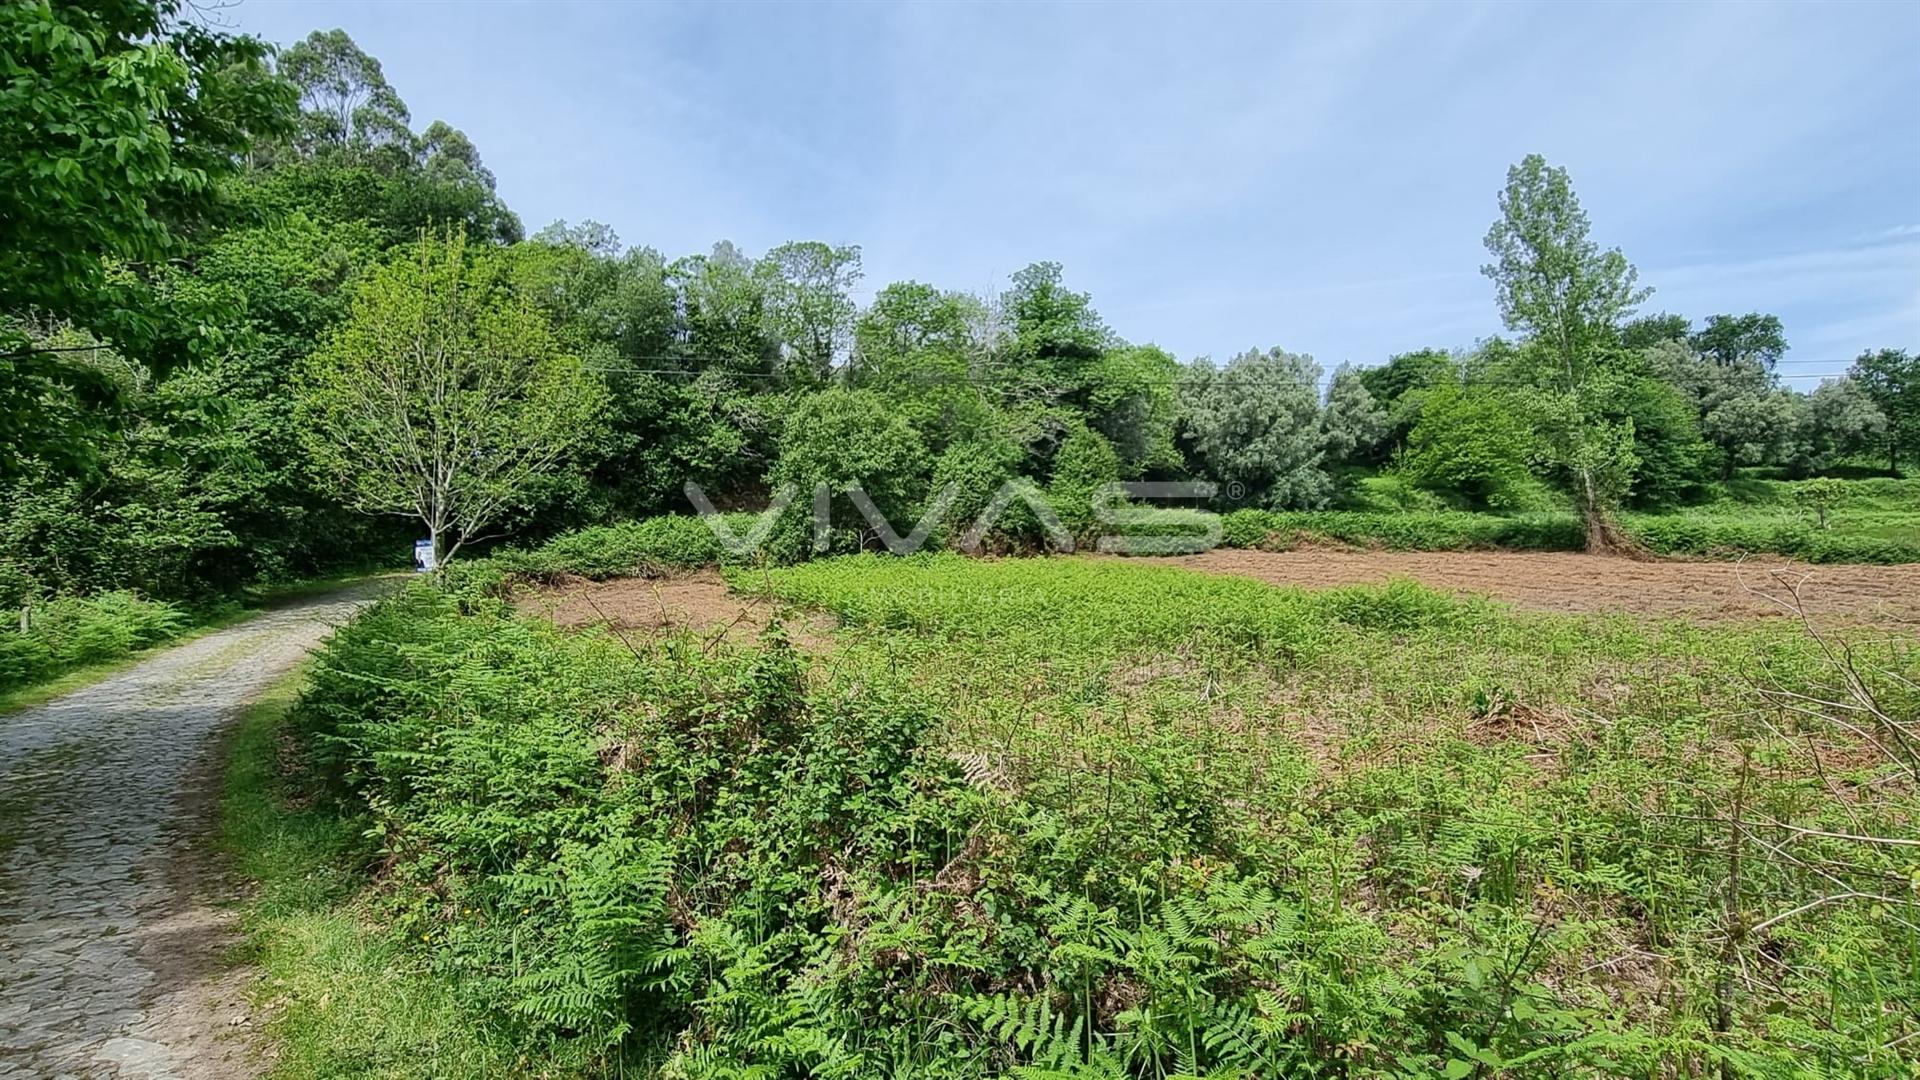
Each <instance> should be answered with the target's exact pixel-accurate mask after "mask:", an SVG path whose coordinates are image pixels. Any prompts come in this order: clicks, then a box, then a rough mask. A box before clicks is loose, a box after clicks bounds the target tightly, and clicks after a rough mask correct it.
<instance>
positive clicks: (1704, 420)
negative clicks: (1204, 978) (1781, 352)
mask: <svg viewBox="0 0 1920 1080" xmlns="http://www.w3.org/2000/svg"><path fill="white" fill-rule="evenodd" d="M1641 356H1642V359H1643V360H1644V362H1645V363H1646V365H1647V367H1648V368H1649V369H1650V370H1651V371H1653V372H1654V373H1655V374H1656V375H1657V376H1658V377H1660V378H1663V379H1665V380H1666V381H1667V382H1669V383H1670V384H1672V385H1673V386H1674V387H1675V388H1676V389H1678V390H1679V391H1680V392H1681V393H1682V394H1684V395H1685V396H1686V397H1687V399H1688V400H1689V401H1691V402H1692V403H1693V406H1694V409H1695V413H1696V415H1697V416H1698V417H1699V423H1700V433H1701V435H1702V436H1703V437H1704V438H1705V439H1706V440H1707V442H1708V443H1709V444H1710V445H1712V447H1713V448H1714V455H1715V457H1716V458H1717V460H1718V462H1719V473H1720V479H1721V480H1723V481H1725V480H1730V479H1732V478H1733V473H1734V470H1735V469H1736V468H1738V467H1740V466H1742V465H1755V464H1762V463H1765V462H1769V461H1780V460H1784V458H1785V457H1786V456H1787V455H1788V453H1789V451H1790V447H1791V445H1792V440H1793V438H1794V434H1795V431H1796V428H1797V426H1798V423H1799V412H1798V408H1797V405H1796V403H1795V401H1794V399H1793V396H1792V395H1791V394H1788V393H1787V392H1786V391H1783V390H1781V389H1780V388H1779V386H1778V381H1779V380H1778V379H1777V378H1776V377H1775V376H1774V375H1773V373H1772V372H1771V371H1769V370H1768V369H1767V368H1766V367H1765V365H1764V363H1763V362H1762V361H1761V360H1760V359H1759V358H1757V357H1751V356H1748V357H1734V358H1732V359H1731V360H1728V361H1725V362H1722V361H1720V360H1717V359H1714V358H1712V357H1708V356H1706V355H1704V354H1702V353H1699V352H1697V351H1695V350H1694V349H1693V347H1692V346H1691V345H1689V344H1683V343H1680V342H1672V341H1669V342H1664V343H1661V344H1659V345H1656V346H1654V347H1652V348H1650V349H1648V350H1646V351H1645V352H1643V353H1642V354H1641Z"/></svg>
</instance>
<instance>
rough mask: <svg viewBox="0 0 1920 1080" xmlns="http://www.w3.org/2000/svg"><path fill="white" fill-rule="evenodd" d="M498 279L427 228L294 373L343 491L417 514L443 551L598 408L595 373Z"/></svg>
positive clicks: (583, 430)
mask: <svg viewBox="0 0 1920 1080" xmlns="http://www.w3.org/2000/svg"><path fill="white" fill-rule="evenodd" d="M501 277H502V268H501V266H500V264H499V261H498V260H497V259H493V258H489V257H487V256H485V255H481V256H479V257H478V258H470V256H469V253H468V251H467V246H466V238H465V237H464V236H463V235H462V234H460V233H450V234H445V235H429V234H423V235H422V236H421V237H420V239H419V240H418V241H417V242H416V243H415V244H414V246H413V248H412V250H411V251H408V252H407V253H406V254H405V256H404V257H403V258H400V259H398V260H396V261H395V262H393V263H391V264H389V265H388V266H386V267H383V268H382V269H380V270H379V271H377V272H376V273H375V274H374V275H373V276H372V277H371V278H369V280H368V281H367V282H366V283H365V284H364V285H363V286H362V287H361V288H360V289H359V290H358V291H357V292H356V293H355V295H354V299H353V304H352V308H351V311H350V313H349V315H348V316H347V318H346V320H345V321H344V322H343V323H342V324H341V325H340V326H339V327H338V328H337V329H336V330H335V331H334V332H333V333H332V334H330V335H329V337H328V338H327V341H326V343H325V344H324V345H323V347H322V348H321V349H320V350H319V351H317V352H315V353H314V354H313V355H312V356H311V357H309V358H308V360H307V362H306V364H305V366H304V368H303V371H302V376H303V378H302V385H301V388H300V401H299V411H300V416H299V420H300V424H301V429H302V436H303V438H304V440H305V443H306V446H307V450H308V453H309V454H310V455H312V457H313V459H314V462H315V465H316V466H317V467H318V468H319V469H320V470H321V471H322V472H324V473H326V474H327V475H328V477H329V479H330V480H331V481H332V482H333V484H334V485H335V490H336V492H337V493H338V496H339V498H340V500H341V501H342V502H345V503H348V504H349V505H351V506H353V507H355V508H356V509H359V510H363V511H366V512H369V513H377V514H391V515H397V516H400V517H403V518H412V519H414V520H416V521H419V522H420V524H421V525H422V527H424V528H425V530H426V532H427V535H428V536H429V537H430V538H431V540H432V542H433V546H434V551H435V552H436V553H437V554H438V555H439V556H440V559H441V561H450V560H451V559H452V558H453V557H454V556H455V554H457V553H458V552H459V551H460V549H461V548H462V547H463V546H465V545H466V544H467V543H469V542H471V541H473V540H476V539H482V538H484V536H485V535H487V534H488V533H489V532H490V531H491V530H494V529H497V528H499V527H500V526H501V525H502V524H503V523H504V521H505V519H506V518H507V516H508V515H509V514H511V513H512V512H513V511H514V510H516V509H518V508H521V507H524V506H526V505H527V504H528V503H529V501H530V496H531V495H532V493H533V490H534V485H535V484H536V483H537V482H538V481H539V480H540V479H541V478H542V477H544V476H546V475H548V474H550V473H552V472H554V471H556V470H557V469H558V468H559V467H560V466H561V465H562V464H563V463H564V462H565V461H566V460H567V456H568V454H569V453H570V452H571V451H572V450H573V449H574V448H575V447H576V446H577V445H579V444H580V443H581V442H582V441H583V440H585V439H586V438H587V436H588V434H589V433H590V431H591V429H592V427H593V425H594V424H595V423H596V422H597V421H598V420H599V417H600V413H601V409H602V389H603V388H602V386H601V384H600V383H599V381H598V380H597V379H595V378H594V377H593V375H592V374H591V373H588V372H586V371H584V370H582V366H581V363H580V361H579V358H578V357H575V356H571V355H568V354H566V353H565V352H563V351H562V349H561V347H560V345H559V343H558V342H557V341H556V340H555V339H554V336H553V333H552V329H551V327H550V326H549V325H548V323H547V321H546V318H545V316H544V315H542V314H541V313H540V311H539V310H538V309H537V308H535V307H534V306H533V305H532V303H531V302H530V301H528V300H527V299H526V298H525V297H517V296H515V295H513V294H512V293H511V292H510V291H508V290H507V289H506V288H505V287H504V284H503V283H502V281H501Z"/></svg>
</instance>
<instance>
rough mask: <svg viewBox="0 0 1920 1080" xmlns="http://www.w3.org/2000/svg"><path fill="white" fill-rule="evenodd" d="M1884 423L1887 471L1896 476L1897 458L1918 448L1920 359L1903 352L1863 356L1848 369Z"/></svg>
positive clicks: (1878, 352) (1891, 351) (1888, 351)
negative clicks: (1883, 419) (1884, 418)
mask: <svg viewBox="0 0 1920 1080" xmlns="http://www.w3.org/2000/svg"><path fill="white" fill-rule="evenodd" d="M1850 372H1851V375H1852V377H1853V379H1854V380H1855V381H1856V382H1858V383H1859V384H1860V386H1861V388H1862V389H1864V390H1865V391H1866V393H1867V396H1868V397H1869V398H1871V399H1872V400H1873V403H1874V404H1875V405H1876V406H1878V407H1879V409H1880V413H1881V415H1883V416H1885V417H1886V420H1887V435H1886V451H1887V471H1888V472H1891V473H1895V474H1898V473H1899V471H1900V455H1901V454H1903V453H1911V452H1912V451H1913V450H1914V449H1915V448H1920V356H1915V355H1911V354H1909V353H1908V352H1907V350H1905V349H1878V350H1869V351H1867V352H1863V353H1861V354H1860V356H1859V357H1858V358H1857V359H1855V360H1854V362H1853V367H1852V368H1851V369H1850Z"/></svg>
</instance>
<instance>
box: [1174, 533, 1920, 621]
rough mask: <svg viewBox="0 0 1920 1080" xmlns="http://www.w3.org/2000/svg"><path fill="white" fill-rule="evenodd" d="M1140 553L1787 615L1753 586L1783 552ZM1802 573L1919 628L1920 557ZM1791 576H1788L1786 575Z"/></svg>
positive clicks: (1629, 606) (1810, 588) (1677, 612)
mask: <svg viewBox="0 0 1920 1080" xmlns="http://www.w3.org/2000/svg"><path fill="white" fill-rule="evenodd" d="M1141 561H1143V562H1159V563H1168V564H1172V565H1175V566H1185V567H1188V568H1190V569H1194V570H1203V571H1207V572H1209V573H1216V574H1238V575H1243V576H1246V577H1252V578H1258V579H1259V580H1261V581H1269V582H1273V583H1275V584H1278V585H1300V586H1305V587H1307V588H1321V587H1325V586H1330V585H1352V584H1360V583H1367V582H1381V581H1386V580H1387V579H1389V578H1395V577H1403V578H1413V579H1414V580H1416V581H1419V582H1420V583H1421V584H1424V585H1428V586H1431V587H1433V588H1437V589H1449V590H1454V591H1458V592H1475V593H1485V594H1487V595H1489V596H1493V597H1495V598H1496V599H1500V600H1506V601H1510V602H1512V603H1514V604H1517V605H1519V606H1521V607H1529V608H1538V609H1544V610H1549V611H1624V612H1630V613H1633V614H1640V615H1660V616H1676V617H1680V618H1688V619H1729V618H1753V617H1756V616H1762V617H1764V616H1779V615H1784V614H1785V612H1784V610H1783V609H1782V608H1781V607H1779V606H1778V605H1777V604H1773V603H1770V602H1768V601H1767V600H1766V599H1764V598H1763V597H1759V596H1755V595H1753V594H1752V593H1751V592H1749V591H1748V586H1751V587H1752V588H1755V589H1761V590H1763V591H1766V592H1769V593H1773V594H1777V595H1779V594H1784V590H1783V588H1782V587H1781V585H1780V583H1779V582H1778V581H1776V580H1775V579H1774V577H1773V576H1772V575H1771V574H1770V573H1769V571H1770V570H1773V569H1776V568H1779V567H1783V566H1787V565H1788V562H1789V561H1788V560H1787V559H1785V558H1782V557H1777V556H1775V557H1755V558H1753V559H1749V560H1748V561H1746V562H1745V563H1726V562H1678V561H1661V562H1635V561H1632V560H1629V559H1609V558H1600V557H1596V556H1592V555H1576V554H1566V553H1555V552H1493V551H1489V552H1465V551H1462V552H1454V551H1447V552H1389V551H1382V552H1373V551H1369V552H1347V551H1243V550H1238V549H1228V548H1217V549H1215V550H1213V551H1209V552H1207V553H1206V554H1204V555H1187V556H1179V557H1173V558H1165V559H1143V560H1141ZM1791 569H1792V579H1797V578H1799V577H1800V576H1801V575H1805V582H1804V584H1803V585H1802V586H1801V597H1802V599H1803V600H1804V602H1805V604H1806V607H1807V610H1808V613H1809V614H1811V615H1814V616H1817V617H1819V618H1821V619H1831V620H1835V621H1840V622H1850V623H1871V624H1873V625H1877V626H1886V627H1904V628H1907V629H1920V565H1908V566H1807V565H1793V566H1792V568H1791ZM1790 580H1791V579H1790Z"/></svg>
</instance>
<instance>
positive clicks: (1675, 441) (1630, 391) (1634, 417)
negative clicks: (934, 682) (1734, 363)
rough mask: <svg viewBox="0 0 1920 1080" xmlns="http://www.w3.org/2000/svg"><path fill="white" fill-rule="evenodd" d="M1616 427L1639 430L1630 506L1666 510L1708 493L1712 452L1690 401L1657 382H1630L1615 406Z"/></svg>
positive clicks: (1635, 432)
mask: <svg viewBox="0 0 1920 1080" xmlns="http://www.w3.org/2000/svg"><path fill="white" fill-rule="evenodd" d="M1614 415H1615V420H1616V422H1620V421H1625V422H1627V423H1631V424H1632V425H1633V452H1634V456H1635V458H1637V459H1638V463H1637V464H1636V465H1635V467H1634V471H1633V479H1632V485H1633V486H1632V487H1631V488H1630V489H1629V491H1628V494H1627V500H1626V501H1627V505H1628V506H1631V507H1635V508H1662V507H1672V506H1678V505H1682V504H1685V503H1690V502H1697V501H1698V500H1699V499H1700V498H1701V496H1702V495H1703V494H1704V493H1705V488H1706V483H1705V476H1704V474H1705V472H1706V467H1705V466H1706V458H1707V453H1708V449H1707V446H1706V444H1705V443H1703V442H1702V441H1701V438H1700V425H1699V422H1698V421H1697V420H1696V419H1695V418H1694V410H1693V407H1692V405H1691V404H1690V403H1689V402H1688V401H1687V398H1686V396H1685V395H1684V394H1683V393H1681V392H1680V391H1679V390H1677V389H1675V388H1674V387H1673V386H1672V385H1670V384H1668V383H1665V382H1662V381H1660V380H1659V379H1652V378H1637V377H1636V378H1630V379H1628V380H1627V381H1626V384H1625V386H1624V387H1623V388H1622V392H1621V394H1620V397H1619V398H1618V399H1617V400H1616V401H1615V403H1614Z"/></svg>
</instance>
